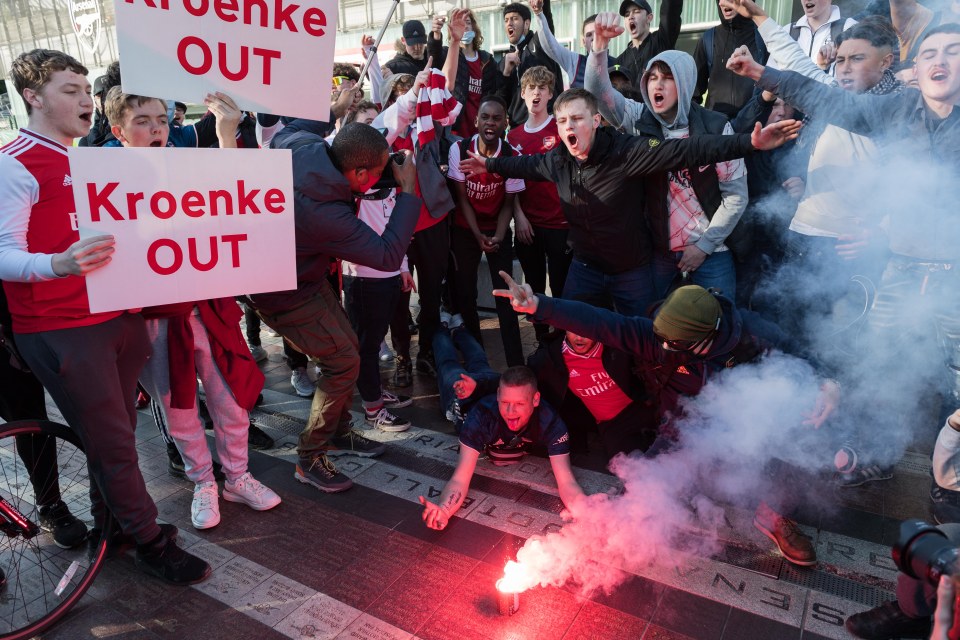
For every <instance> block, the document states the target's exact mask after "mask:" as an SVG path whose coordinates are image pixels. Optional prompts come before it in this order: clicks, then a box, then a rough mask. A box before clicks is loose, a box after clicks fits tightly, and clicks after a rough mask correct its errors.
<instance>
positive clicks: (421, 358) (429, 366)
mask: <svg viewBox="0 0 960 640" xmlns="http://www.w3.org/2000/svg"><path fill="white" fill-rule="evenodd" d="M417 373H424V374H426V375H428V376H432V377H434V378H436V377H437V367H436V365H434V364H433V354H432V353H430V352H424V351H421V352H420V353H418V354H417Z"/></svg>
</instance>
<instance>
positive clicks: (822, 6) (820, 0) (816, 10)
mask: <svg viewBox="0 0 960 640" xmlns="http://www.w3.org/2000/svg"><path fill="white" fill-rule="evenodd" d="M830 2H831V0H802V2H801V3H800V4H801V5H802V6H803V15H805V16H807V20H816V21H818V22H824V21H826V20H827V18H829V17H830Z"/></svg>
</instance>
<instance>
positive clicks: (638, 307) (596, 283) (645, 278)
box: [563, 258, 657, 316]
mask: <svg viewBox="0 0 960 640" xmlns="http://www.w3.org/2000/svg"><path fill="white" fill-rule="evenodd" d="M604 296H609V297H611V298H613V304H614V308H616V310H617V312H618V313H621V314H623V315H625V316H645V315H646V314H647V309H649V308H650V305H651V304H653V303H654V302H656V300H657V297H656V295H655V293H654V289H653V270H652V268H651V267H650V265H648V264H646V265H643V266H640V267H634V268H633V269H629V270H627V271H622V272H620V273H614V274H607V273H604V272H603V271H601V270H600V269H598V268H597V267H594V266H591V265H588V264H587V263H585V262H582V261H580V260H577V259H576V258H574V259H573V262H571V263H570V270H569V271H568V272H567V282H566V284H565V286H564V288H563V297H564V298H565V299H567V300H577V299H581V300H584V299H586V298H587V297H604Z"/></svg>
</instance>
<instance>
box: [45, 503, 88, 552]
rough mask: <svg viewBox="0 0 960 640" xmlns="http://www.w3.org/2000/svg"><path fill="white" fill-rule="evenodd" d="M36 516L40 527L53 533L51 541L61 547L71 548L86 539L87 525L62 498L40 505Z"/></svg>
mask: <svg viewBox="0 0 960 640" xmlns="http://www.w3.org/2000/svg"><path fill="white" fill-rule="evenodd" d="M39 513H40V515H39V517H38V518H37V520H38V522H39V524H40V528H41V529H43V530H44V531H47V532H49V533H52V534H53V542H54V544H56V545H57V546H58V547H60V548H61V549H73V548H74V547H76V546H78V545H79V544H80V543H82V542H83V541H84V540H86V539H87V525H85V524H83V523H82V522H80V521H79V520H77V519H76V518H75V517H74V515H73V514H72V513H70V509H68V508H67V505H66V504H64V503H63V500H58V501H57V502H54V503H53V504H51V505H47V506H45V507H40V509H39Z"/></svg>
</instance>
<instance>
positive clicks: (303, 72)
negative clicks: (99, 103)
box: [114, 0, 338, 121]
mask: <svg viewBox="0 0 960 640" xmlns="http://www.w3.org/2000/svg"><path fill="white" fill-rule="evenodd" d="M114 4H115V6H116V20H117V42H118V44H119V47H120V59H121V60H123V90H124V91H125V92H126V93H133V94H137V95H142V96H152V97H155V98H163V99H169V100H181V101H183V102H194V103H200V102H203V99H204V97H205V96H206V95H207V94H208V93H212V92H214V91H223V92H225V93H227V94H229V95H230V96H231V97H232V98H233V99H234V100H235V101H236V103H237V105H238V106H239V107H240V108H241V109H242V110H245V111H257V112H261V111H262V112H264V113H275V114H278V115H285V116H297V117H303V118H312V119H314V120H324V121H326V120H329V118H330V89H331V84H330V79H331V77H332V75H333V56H334V44H335V42H334V41H335V39H336V33H337V14H338V6H337V1H336V0H115V2H114Z"/></svg>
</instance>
